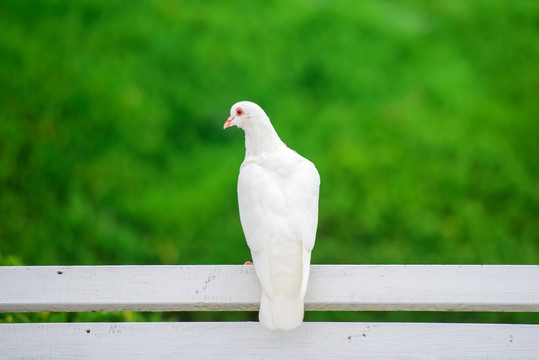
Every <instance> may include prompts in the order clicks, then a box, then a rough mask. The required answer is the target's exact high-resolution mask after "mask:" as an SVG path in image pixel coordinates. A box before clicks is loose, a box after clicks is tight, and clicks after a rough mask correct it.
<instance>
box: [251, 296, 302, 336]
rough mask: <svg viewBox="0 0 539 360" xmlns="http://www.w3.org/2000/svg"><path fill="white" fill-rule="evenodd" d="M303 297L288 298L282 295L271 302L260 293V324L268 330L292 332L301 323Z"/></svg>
mask: <svg viewBox="0 0 539 360" xmlns="http://www.w3.org/2000/svg"><path fill="white" fill-rule="evenodd" d="M303 313H304V309H303V297H302V296H298V297H297V298H288V297H286V296H285V295H284V294H279V295H277V296H275V297H274V299H273V301H272V300H270V298H269V297H268V296H267V295H266V293H265V292H262V298H261V299H260V313H259V315H258V317H259V320H260V322H261V323H262V324H263V325H264V326H265V327H267V328H268V329H281V330H292V329H295V328H297V327H298V326H300V325H301V323H302V322H303Z"/></svg>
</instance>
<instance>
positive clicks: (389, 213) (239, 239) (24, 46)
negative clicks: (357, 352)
mask: <svg viewBox="0 0 539 360" xmlns="http://www.w3.org/2000/svg"><path fill="white" fill-rule="evenodd" d="M538 21H539V5H538V3H537V2H535V1H518V2H517V1H514V2H502V1H499V2H498V1H431V2H427V3H425V2H418V1H404V2H390V1H361V2H344V1H333V2H316V1H313V2H304V1H288V2H276V1H271V2H269V3H264V4H263V3H259V2H244V1H236V2H233V3H231V2H211V1H210V2H193V1H172V0H155V1H150V0H148V1H136V2H132V3H129V6H126V3H125V2H121V1H114V0H109V1H97V0H96V1H90V0H80V1H67V2H66V1H57V0H48V1H45V0H42V1H40V0H36V1H19V0H4V1H2V2H0V254H1V255H3V257H4V260H2V263H3V264H4V265H10V264H15V263H23V264H27V265H52V264H54V265H70V264H240V263H243V262H244V261H245V260H247V259H249V258H250V255H249V251H248V248H247V246H246V245H245V242H244V239H243V234H242V231H241V226H240V223H239V217H238V211H237V203H236V189H235V183H236V178H237V174H238V168H239V165H240V163H241V161H242V157H243V135H242V133H241V131H239V130H237V129H231V130H227V131H226V132H223V131H222V125H223V122H224V121H225V120H226V118H227V117H228V111H229V108H230V106H231V105H232V104H233V103H234V102H236V101H239V100H252V101H255V102H257V103H259V104H260V105H261V106H262V107H263V108H264V109H265V110H266V112H267V113H268V115H269V116H270V117H271V118H272V121H273V123H274V125H275V127H276V129H277V131H278V132H279V134H280V135H281V137H282V139H283V140H284V141H285V142H286V143H287V144H288V145H289V146H290V147H291V148H293V149H295V150H297V151H298V152H299V153H301V154H302V155H304V156H306V157H307V158H309V159H311V160H312V161H313V162H314V163H315V164H316V165H317V167H318V169H319V171H320V174H321V178H322V188H321V199H320V222H319V231H318V238H317V244H316V247H315V249H314V252H313V257H312V259H313V263H457V264H459V263H478V264H537V263H539V222H538V221H537V220H538V218H539V217H538V215H539V191H538V190H537V189H538V185H539V184H538V175H539V174H538V170H539V169H538V166H539V165H538V164H539V163H538V161H537V159H538V158H539V147H538V145H539V144H538V136H539V121H537V120H538V118H539V105H538V101H537V96H538V94H539V93H538V92H539V71H538V67H537V64H539V42H538V41H537V39H538V38H539V28H538V26H537V24H538V23H539V22H538ZM5 259H11V260H9V261H8V260H5ZM36 316H41V315H39V314H37V315H36ZM50 316H51V317H52V316H53V315H52V314H51V315H50ZM119 316H120V315H119ZM196 316H199V318H204V319H207V318H208V316H210V317H211V316H212V315H210V314H198V315H195V318H196ZM215 316H217V317H218V316H220V315H215ZM223 316H225V315H223ZM313 316H315V317H316V316H323V317H325V318H330V317H331V316H337V315H328V314H321V315H313ZM340 316H344V315H340ZM358 316H359V317H361V314H359V315H358ZM395 316H398V315H395ZM221 318H222V317H221ZM4 319H5V317H4ZM409 319H413V316H411V317H410V318H409ZM504 319H505V318H504ZM36 321H41V320H36Z"/></svg>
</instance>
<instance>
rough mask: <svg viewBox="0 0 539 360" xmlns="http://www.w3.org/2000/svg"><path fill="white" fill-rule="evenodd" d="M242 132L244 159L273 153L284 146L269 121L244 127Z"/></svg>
mask: <svg viewBox="0 0 539 360" xmlns="http://www.w3.org/2000/svg"><path fill="white" fill-rule="evenodd" d="M244 131H245V157H246V158H247V157H250V156H256V155H258V154H260V153H263V152H267V151H275V150H278V149H279V148H281V147H283V146H285V145H284V143H283V142H282V140H281V139H280V138H279V135H277V132H276V131H275V129H274V128H273V126H272V125H271V123H270V121H269V119H267V121H264V122H262V123H258V124H256V126H250V127H246V128H245V129H244Z"/></svg>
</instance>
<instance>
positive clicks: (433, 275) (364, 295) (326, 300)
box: [0, 265, 539, 312]
mask: <svg viewBox="0 0 539 360" xmlns="http://www.w3.org/2000/svg"><path fill="white" fill-rule="evenodd" d="M0 289H1V291H0V312H29V311H119V310H125V311H198V310H203V311H212V310H227V311H229V310H257V309H258V305H259V300H260V292H261V290H260V286H259V284H258V281H257V279H256V276H255V273H254V269H253V267H252V266H248V265H189V266H70V267H65V266H33V267H32V266H31V267H18V266H5V267H0ZM305 303H306V309H307V310H421V311H525V312H531V311H534V312H536V311H539V266H535V265H527V266H509V265H502V266H498V265H486V266H480V265H313V266H312V270H311V279H310V283H309V288H308V291H307V295H306V299H305Z"/></svg>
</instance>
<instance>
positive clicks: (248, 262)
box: [243, 261, 253, 265]
mask: <svg viewBox="0 0 539 360" xmlns="http://www.w3.org/2000/svg"><path fill="white" fill-rule="evenodd" d="M243 265H253V263H252V262H250V261H246V262H245V264H243Z"/></svg>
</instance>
